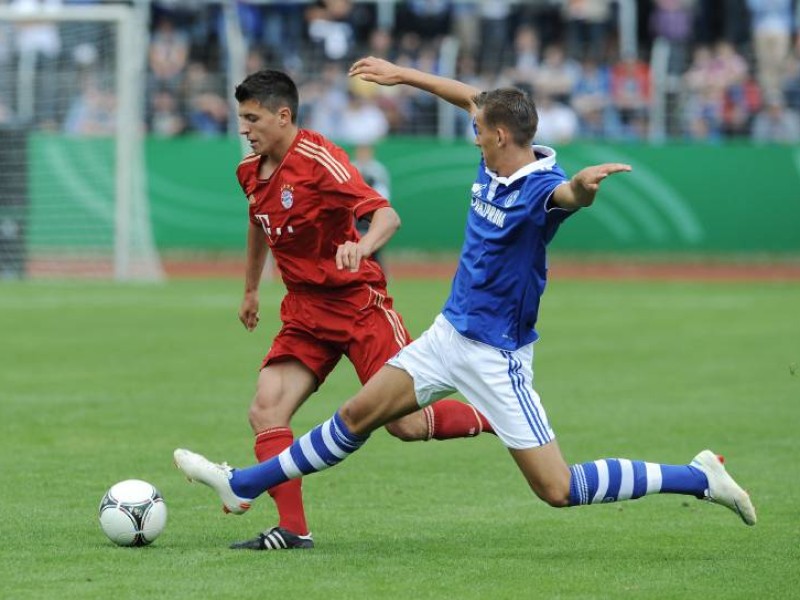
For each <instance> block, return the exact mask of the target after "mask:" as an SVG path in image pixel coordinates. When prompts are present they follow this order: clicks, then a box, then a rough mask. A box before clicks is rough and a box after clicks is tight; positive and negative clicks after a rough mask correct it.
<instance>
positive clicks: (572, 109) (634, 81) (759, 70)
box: [0, 0, 800, 145]
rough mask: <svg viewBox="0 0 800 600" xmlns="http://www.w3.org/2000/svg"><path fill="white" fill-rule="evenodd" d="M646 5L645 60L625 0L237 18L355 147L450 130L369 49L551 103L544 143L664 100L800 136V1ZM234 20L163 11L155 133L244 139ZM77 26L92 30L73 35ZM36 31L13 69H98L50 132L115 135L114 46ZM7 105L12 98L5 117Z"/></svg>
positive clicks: (10, 44)
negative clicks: (395, 82) (360, 66)
mask: <svg viewBox="0 0 800 600" xmlns="http://www.w3.org/2000/svg"><path fill="white" fill-rule="evenodd" d="M632 1H634V2H635V4H636V7H637V15H638V19H637V29H636V51H635V52H622V51H621V50H620V47H621V44H620V31H619V19H618V14H619V10H620V6H619V4H618V3H617V2H616V1H612V0H529V1H526V2H520V1H518V0H517V1H512V0H473V1H466V0H398V1H397V2H395V3H393V4H390V5H389V6H390V10H391V11H392V14H391V19H389V21H390V22H391V26H390V27H386V26H382V22H385V21H386V19H385V13H383V14H382V10H385V8H386V7H385V6H384V7H381V6H380V5H381V4H386V3H381V2H370V1H356V2H354V1H352V0H316V1H314V0H311V1H309V0H276V1H272V2H263V1H262V2H254V1H253V2H248V1H245V0H240V1H238V2H236V6H235V11H236V15H237V18H238V21H239V23H238V24H239V26H240V30H241V32H242V35H243V37H244V40H245V44H246V51H247V59H246V69H245V71H246V72H252V71H254V70H257V69H259V68H262V67H273V68H280V69H283V70H286V71H288V72H289V73H290V74H291V75H292V76H293V77H294V78H295V80H296V81H297V82H298V84H299V86H300V93H301V111H300V115H299V118H300V122H301V125H303V126H305V127H310V128H313V129H316V130H318V131H320V132H322V133H324V134H325V135H327V136H329V137H331V138H332V139H334V140H337V141H340V142H343V143H353V144H356V145H360V144H370V143H372V142H374V141H376V140H377V139H380V138H381V137H382V136H384V135H386V134H388V133H390V132H391V133H397V134H423V135H435V134H436V133H437V131H438V129H437V128H438V126H439V112H438V111H439V110H441V108H440V106H439V105H438V104H437V103H436V102H435V101H434V100H433V99H432V97H431V96H429V95H427V94H424V93H420V92H418V91H415V90H413V89H410V88H406V87H397V88H394V87H391V88H380V87H377V86H374V85H370V84H365V83H363V82H360V81H354V80H349V79H348V78H347V76H346V72H347V67H348V65H349V64H350V63H351V61H352V60H353V59H355V58H357V57H358V56H361V55H366V54H370V55H373V56H380V57H384V58H387V59H389V60H392V61H394V62H397V63H399V64H401V65H408V66H413V67H416V68H419V69H422V70H425V71H429V72H433V73H442V74H448V75H455V77H456V78H458V79H461V80H463V81H466V82H468V83H470V84H473V85H475V86H476V87H479V88H482V89H489V88H493V87H498V86H504V85H514V86H517V87H521V88H524V89H527V90H528V91H529V92H530V93H531V94H532V95H533V96H534V98H535V99H536V102H537V106H538V108H539V113H540V125H539V133H538V135H537V139H538V141H540V142H541V143H549V144H563V143H568V142H570V141H572V140H575V139H583V140H586V139H589V140H641V139H646V138H647V136H648V131H649V127H650V123H651V119H653V110H654V109H653V106H654V94H655V93H656V92H657V91H658V93H663V99H664V101H665V102H666V108H665V110H666V115H667V117H666V120H665V123H666V134H667V136H668V137H670V138H672V139H675V138H678V139H689V140H704V141H716V140H723V139H728V138H751V139H753V140H757V141H766V142H786V143H794V142H798V141H800V117H798V113H799V112H800V35H798V25H800V14H799V13H800V0H632ZM87 2H91V0H10V3H11V4H34V5H36V4H38V5H43V4H47V3H57V4H69V3H87ZM223 17H224V8H223V5H222V4H220V3H213V2H198V1H192V0H170V1H163V2H159V1H156V0H153V2H152V3H151V5H150V24H149V27H150V34H151V35H150V43H149V48H148V49H147V58H146V62H147V94H146V107H145V112H146V115H147V117H146V127H147V130H148V131H149V132H150V133H151V134H153V135H157V136H178V135H183V134H189V133H192V134H199V135H207V136H216V135H226V134H228V133H235V131H232V129H233V128H235V120H234V119H232V118H231V96H232V90H231V89H228V88H229V87H231V86H230V85H229V84H228V81H227V79H226V66H227V63H226V61H228V60H229V56H228V52H227V47H228V46H227V44H226V35H227V33H226V31H227V30H226V28H225V22H224V18H223ZM79 25H82V26H85V27H91V25H89V24H77V25H72V26H73V27H76V26H79ZM34 27H35V26H29V25H26V26H25V27H24V28H23V27H21V26H15V28H16V29H15V31H10V32H0V65H1V64H2V63H3V61H8V60H13V56H12V55H13V53H14V50H15V48H16V49H19V48H20V47H21V45H23V44H28V45H31V44H35V45H36V47H37V48H38V49H39V52H40V54H41V55H42V58H41V59H40V60H41V61H42V62H43V63H46V62H47V61H48V60H49V61H57V60H59V57H62V58H61V60H65V59H64V58H63V57H64V56H67V57H68V58H67V59H66V60H71V61H74V62H76V63H78V64H80V65H81V66H82V67H84V68H82V69H81V71H80V73H81V75H80V81H81V88H82V90H81V93H80V94H78V95H76V97H75V98H73V99H72V100H71V102H70V106H69V107H68V109H67V110H66V114H65V115H64V118H63V119H61V122H60V123H58V122H50V123H45V125H49V126H56V127H61V128H63V129H64V130H66V131H68V132H74V133H93V132H94V133H96V132H103V131H104V130H105V129H107V128H109V127H111V126H112V124H113V119H112V115H113V110H114V98H113V97H110V96H109V93H108V92H107V91H104V90H108V87H109V86H107V85H104V84H103V82H102V78H101V77H99V76H98V75H97V73H98V69H97V68H96V66H97V64H98V62H101V61H102V59H103V56H106V55H107V54H108V49H105V48H102V47H98V46H97V45H96V44H94V45H93V44H85V43H79V44H73V46H72V47H70V48H66V47H65V46H64V40H65V39H71V40H75V39H87V38H85V37H74V36H71V37H69V38H67V36H66V35H61V37H60V39H59V30H57V29H53V26H51V30H50V32H49V33H48V32H47V31H45V29H46V28H47V25H39V30H38V31H34ZM60 27H62V28H63V27H64V25H62V26H60ZM26 34H27V38H26ZM15 36H16V37H15ZM88 39H91V38H88ZM450 40H457V42H458V44H457V46H456V47H457V53H456V54H455V59H454V61H452V62H453V63H454V65H455V72H454V73H447V72H446V69H447V68H448V65H449V64H451V63H450V62H449V61H447V60H446V59H447V57H448V54H447V49H448V48H450V47H453V45H452V44H451V43H450V42H449V41H450ZM657 40H658V42H657ZM656 43H658V44H659V45H660V46H661V47H662V48H663V47H666V48H668V49H669V61H668V65H667V67H666V70H665V71H666V72H665V73H661V72H659V73H658V74H654V73H653V72H652V71H651V69H652V66H651V56H652V54H653V51H654V50H653V49H654V47H655V46H656ZM656 75H657V76H658V77H659V78H660V81H659V82H657V81H654V77H655V76H656ZM51 83H52V82H51ZM657 83H659V84H660V85H656V84H657ZM48 97H49V96H48V95H47V94H46V93H45V95H44V96H43V99H44V100H43V101H45V102H46V100H47V98H48ZM4 110H5V113H6V114H7V113H8V112H9V110H8V106H5V108H4V105H3V102H2V99H0V122H1V121H2V120H3V114H4V112H3V111H4ZM51 112H53V111H51ZM454 118H455V119H457V120H456V122H455V123H454V124H453V126H454V127H455V131H457V132H458V134H459V135H461V134H463V135H470V123H468V122H467V119H466V118H465V117H464V116H463V115H458V114H456V116H455V117H454Z"/></svg>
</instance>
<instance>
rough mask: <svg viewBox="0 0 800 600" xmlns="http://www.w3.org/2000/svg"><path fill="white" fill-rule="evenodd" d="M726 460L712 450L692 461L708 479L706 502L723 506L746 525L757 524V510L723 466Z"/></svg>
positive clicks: (702, 453)
mask: <svg viewBox="0 0 800 600" xmlns="http://www.w3.org/2000/svg"><path fill="white" fill-rule="evenodd" d="M724 461H725V459H724V458H722V457H721V456H718V455H717V454H715V453H714V452H712V451H711V450H703V451H702V452H701V453H700V454H698V455H697V456H695V457H694V458H693V459H692V462H691V465H692V466H693V467H696V468H698V469H700V470H701V471H702V472H703V473H705V475H706V477H707V478H708V490H706V498H705V499H706V500H708V501H709V502H714V503H716V504H721V505H722V506H725V507H727V508H729V509H731V510H732V511H733V512H735V513H736V514H737V515H739V517H741V519H742V521H744V522H745V524H746V525H751V526H752V525H755V524H756V509H755V507H754V506H753V502H752V501H751V500H750V496H749V495H748V493H747V492H745V491H744V490H743V489H742V488H741V487H740V486H739V484H738V483H736V482H735V481H734V480H733V477H731V476H730V475H729V474H728V472H727V471H726V470H725V467H724V465H723V463H724Z"/></svg>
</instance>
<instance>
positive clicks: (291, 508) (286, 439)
mask: <svg viewBox="0 0 800 600" xmlns="http://www.w3.org/2000/svg"><path fill="white" fill-rule="evenodd" d="M293 441H294V434H293V433H292V430H291V429H290V428H289V427H273V428H271V429H265V430H264V431H261V432H259V433H257V434H256V442H255V445H254V448H253V449H254V450H255V454H256V458H257V459H258V462H264V461H265V460H267V459H270V458H272V457H273V456H277V455H278V454H280V453H281V452H282V451H283V450H285V449H286V448H288V447H289V446H291V445H292V442H293ZM302 481H303V480H302V479H291V480H289V481H287V482H285V483H282V484H280V485H276V486H275V487H274V488H271V489H269V490H267V492H269V495H270V496H272V499H273V500H274V501H275V506H277V508H278V519H279V522H278V525H279V526H280V527H283V528H284V529H288V530H289V531H291V532H292V533H296V534H298V535H306V534H308V525H306V513H305V509H304V508H303V492H302V490H301V484H302Z"/></svg>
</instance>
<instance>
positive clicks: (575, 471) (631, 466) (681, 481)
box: [569, 458, 708, 506]
mask: <svg viewBox="0 0 800 600" xmlns="http://www.w3.org/2000/svg"><path fill="white" fill-rule="evenodd" d="M569 470H570V473H571V475H572V477H571V479H570V483H569V503H570V506H577V505H579V504H598V503H600V502H617V501H618V500H635V499H636V498H641V497H642V496H646V495H648V494H686V495H690V496H697V497H698V498H702V497H703V495H704V494H705V491H706V489H707V488H708V479H707V478H706V475H705V473H703V472H702V471H701V470H700V469H697V468H695V467H692V466H691V465H661V464H657V463H649V462H644V461H641V460H626V459H624V458H606V459H602V460H596V461H594V462H588V463H582V464H578V465H572V466H571V467H570V468H569Z"/></svg>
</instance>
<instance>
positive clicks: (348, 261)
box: [336, 242, 366, 273]
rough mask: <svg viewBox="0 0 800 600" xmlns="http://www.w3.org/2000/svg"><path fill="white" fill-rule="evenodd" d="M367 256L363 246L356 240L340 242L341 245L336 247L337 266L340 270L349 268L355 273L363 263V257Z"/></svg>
mask: <svg viewBox="0 0 800 600" xmlns="http://www.w3.org/2000/svg"><path fill="white" fill-rule="evenodd" d="M365 256H366V255H365V254H364V252H363V250H362V248H361V246H360V245H359V244H357V243H356V242H345V243H344V244H339V247H338V248H336V268H337V269H339V270H340V271H341V270H342V269H348V270H349V271H350V272H351V273H355V272H356V271H358V267H359V266H360V265H361V259H362V258H365Z"/></svg>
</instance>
